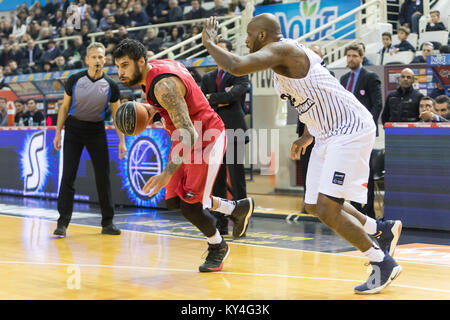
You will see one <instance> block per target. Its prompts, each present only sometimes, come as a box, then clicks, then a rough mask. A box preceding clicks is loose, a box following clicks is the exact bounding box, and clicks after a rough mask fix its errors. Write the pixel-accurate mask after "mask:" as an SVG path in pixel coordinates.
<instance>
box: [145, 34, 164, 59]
mask: <svg viewBox="0 0 450 320" xmlns="http://www.w3.org/2000/svg"><path fill="white" fill-rule="evenodd" d="M162 42H163V39H161V38H159V37H157V36H156V30H155V29H154V28H149V29H147V33H146V35H145V37H144V39H143V41H142V43H143V44H144V46H145V47H146V48H147V49H148V50H150V51H153V52H154V53H158V52H160V51H161V45H162Z"/></svg>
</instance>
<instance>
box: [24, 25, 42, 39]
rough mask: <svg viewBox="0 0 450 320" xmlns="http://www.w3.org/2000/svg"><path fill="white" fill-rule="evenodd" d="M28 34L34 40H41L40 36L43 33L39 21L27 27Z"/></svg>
mask: <svg viewBox="0 0 450 320" xmlns="http://www.w3.org/2000/svg"><path fill="white" fill-rule="evenodd" d="M27 33H28V34H29V35H30V36H31V38H33V39H34V40H37V39H38V38H39V35H40V33H41V25H40V24H39V22H38V21H37V20H33V21H31V23H30V24H29V25H28V27H27Z"/></svg>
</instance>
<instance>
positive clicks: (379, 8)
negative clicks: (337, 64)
mask: <svg viewBox="0 0 450 320" xmlns="http://www.w3.org/2000/svg"><path fill="white" fill-rule="evenodd" d="M352 16H355V19H353V20H352V21H351V22H348V23H346V24H345V25H343V26H340V27H339V28H338V29H334V30H333V31H332V32H330V33H327V34H325V35H323V36H321V37H319V38H318V39H317V40H315V41H312V42H311V44H319V45H320V46H321V50H322V53H323V55H324V57H323V58H324V60H326V61H327V62H328V63H332V62H334V61H336V60H338V59H340V58H341V57H342V56H343V55H344V51H345V47H346V46H347V45H349V44H352V43H356V42H359V41H360V39H361V38H362V37H364V36H366V35H368V34H369V33H370V31H368V32H367V33H366V34H362V31H361V30H362V28H361V26H362V21H363V20H365V21H366V24H367V23H368V22H369V21H370V23H371V24H372V23H379V22H383V23H385V22H386V21H387V12H386V1H385V0H371V1H368V2H367V3H365V4H363V5H361V6H359V7H358V8H355V9H353V10H351V11H349V12H347V13H346V14H344V15H342V16H340V17H338V18H337V19H335V20H333V21H330V22H328V23H326V24H324V25H322V26H321V27H319V28H316V29H314V30H312V31H310V32H308V33H306V34H304V35H303V36H301V37H299V38H298V39H297V41H299V42H301V41H305V40H306V39H308V38H313V37H314V36H316V35H317V34H319V35H320V33H321V32H322V31H323V30H326V29H329V28H330V27H331V28H335V27H336V25H337V24H338V23H339V22H341V21H344V20H345V19H347V18H349V17H352ZM353 25H354V28H352V30H350V31H348V32H346V33H344V34H341V35H339V36H337V37H335V36H334V35H337V34H338V33H339V32H341V31H344V30H346V29H348V28H351V27H353ZM352 34H354V35H355V38H354V39H345V38H347V37H348V36H351V35H352Z"/></svg>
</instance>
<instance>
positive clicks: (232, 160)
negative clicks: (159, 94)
mask: <svg viewBox="0 0 450 320" xmlns="http://www.w3.org/2000/svg"><path fill="white" fill-rule="evenodd" d="M219 45H220V46H221V47H222V48H224V49H226V50H228V51H231V50H232V44H231V42H229V41H227V40H224V39H221V40H219ZM249 85H250V84H249V79H248V76H242V77H236V76H233V75H232V74H230V73H228V72H225V70H222V69H217V70H214V71H211V72H209V73H207V74H205V75H204V76H203V78H202V82H201V89H202V91H203V93H204V94H205V96H206V98H207V99H208V101H209V104H210V105H211V107H212V108H213V109H214V110H215V111H216V112H217V114H218V115H219V116H220V118H222V120H223V122H224V124H225V129H227V140H228V143H227V150H226V153H225V157H224V162H223V164H222V166H221V167H220V170H219V173H218V174H217V178H216V182H215V184H214V187H213V191H212V194H213V195H214V196H217V197H222V198H225V199H226V198H227V191H228V182H227V171H228V174H229V176H230V183H231V193H232V195H233V200H234V201H237V200H240V199H244V198H246V197H247V188H246V183H245V171H244V154H245V150H244V145H245V143H246V142H247V141H245V138H244V137H242V136H243V135H240V134H236V135H235V136H234V135H232V132H230V129H233V130H238V129H242V130H243V131H242V133H243V132H245V131H246V130H247V125H246V123H245V119H244V111H243V110H244V103H245V94H246V92H247V90H248V88H249ZM230 133H231V134H230ZM228 158H229V159H228ZM226 160H228V161H226ZM225 161H226V162H225ZM225 164H226V165H225ZM214 215H215V216H216V218H217V228H218V230H219V232H220V233H221V234H228V219H227V218H226V217H225V215H223V214H220V213H214Z"/></svg>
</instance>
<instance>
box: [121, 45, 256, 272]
mask: <svg viewBox="0 0 450 320" xmlns="http://www.w3.org/2000/svg"><path fill="white" fill-rule="evenodd" d="M146 51H147V50H146V48H145V47H144V46H143V45H142V44H141V43H140V42H139V41H136V40H133V39H125V40H123V41H122V42H121V43H120V44H119V45H118V47H117V48H116V50H115V51H114V61H115V64H116V66H117V69H118V75H119V79H120V81H121V82H122V83H124V84H125V85H126V86H129V87H133V86H136V85H141V86H142V89H143V90H144V92H145V96H146V97H147V102H148V103H149V104H145V106H146V108H147V111H148V112H149V115H150V119H152V118H153V115H154V114H155V113H156V112H159V113H160V115H161V117H162V118H163V119H164V121H165V128H166V130H167V131H168V133H169V134H170V135H171V137H172V140H173V144H172V149H171V152H170V156H169V162H168V164H167V166H166V168H165V169H164V171H163V172H162V173H161V174H159V175H155V176H153V177H151V178H150V179H149V180H148V181H147V183H146V184H145V186H144V188H143V190H144V191H145V192H146V193H149V197H152V196H153V195H155V194H156V193H158V192H159V191H160V190H161V189H162V188H163V187H166V202H167V207H168V209H172V210H173V209H181V212H182V214H183V216H184V217H185V218H186V219H187V220H189V221H190V222H191V223H192V224H193V225H195V226H196V227H197V228H198V229H199V230H200V231H201V232H202V233H203V234H204V235H205V236H206V238H207V240H208V244H209V247H208V251H209V253H208V256H207V257H206V261H205V262H204V263H203V264H202V265H201V266H200V267H199V270H200V272H213V271H220V270H222V267H223V262H224V260H225V259H226V258H227V256H228V254H229V247H228V245H227V243H226V242H225V240H224V239H223V238H222V236H221V235H220V233H219V231H218V230H217V229H216V224H215V220H214V217H213V216H212V215H211V214H210V212H209V210H214V211H218V212H221V213H224V214H228V215H231V219H232V220H233V222H234V226H233V236H234V237H235V238H239V237H242V236H243V235H244V233H245V231H246V229H247V226H248V221H249V219H250V216H251V214H252V213H253V209H254V202H253V199H252V198H246V199H242V200H239V201H237V202H234V201H228V200H225V199H221V198H216V197H211V191H212V187H213V185H214V181H215V179H216V176H217V172H218V170H219V167H220V165H221V163H222V159H223V156H224V153H225V148H226V133H225V127H224V124H223V122H222V120H221V119H220V117H219V116H218V115H217V113H216V112H214V110H213V109H212V108H211V106H210V105H209V102H208V100H207V99H206V97H205V96H204V95H203V92H202V91H201V89H200V87H198V85H197V84H196V82H195V80H194V79H193V78H192V76H191V74H190V72H189V71H188V70H187V69H186V68H185V67H184V66H183V65H182V64H181V63H179V62H177V61H173V60H169V59H162V60H151V61H149V62H147V58H146ZM122 114H123V115H125V114H126V113H125V112H124V113H122ZM119 122H121V121H120V119H117V116H116V125H117V123H119ZM202 133H205V135H204V136H205V138H204V139H203V136H202ZM206 135H208V137H206Z"/></svg>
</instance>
